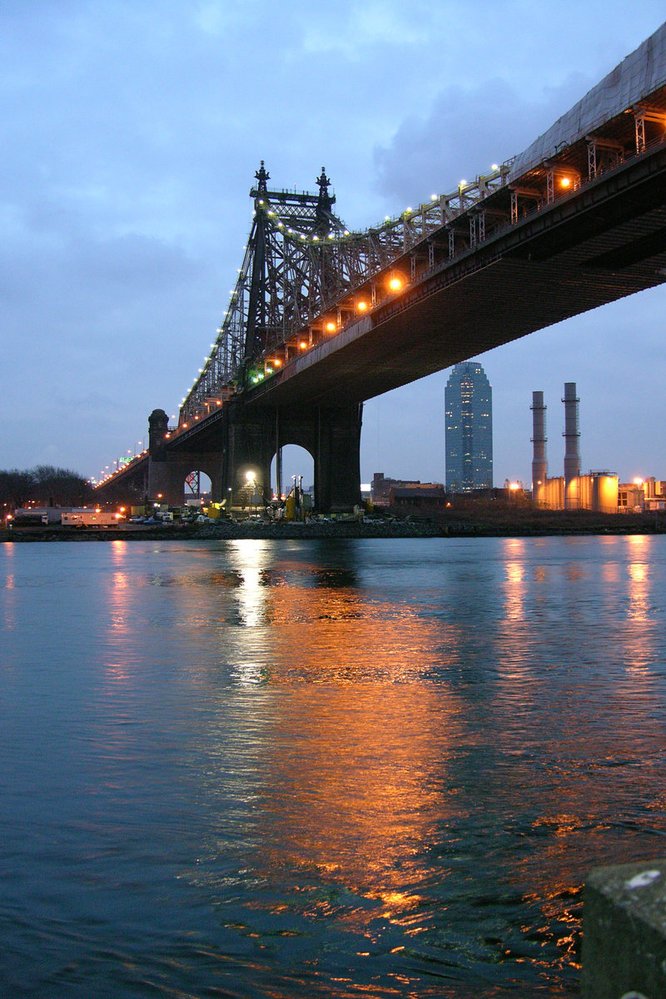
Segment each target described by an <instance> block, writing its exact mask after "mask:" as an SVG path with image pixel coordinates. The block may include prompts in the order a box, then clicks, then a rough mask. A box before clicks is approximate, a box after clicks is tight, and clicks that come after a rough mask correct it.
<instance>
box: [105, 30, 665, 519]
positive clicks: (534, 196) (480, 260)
mask: <svg viewBox="0 0 666 999" xmlns="http://www.w3.org/2000/svg"><path fill="white" fill-rule="evenodd" d="M255 180H256V183H255V185H254V186H253V187H252V189H251V191H250V196H251V198H252V199H253V205H254V214H253V222H252V229H251V233H250V237H249V240H248V244H247V247H246V251H245V255H244V258H243V261H242V264H241V267H240V269H239V274H238V280H237V283H236V286H235V289H234V290H233V292H232V294H231V300H230V303H229V307H228V309H227V311H226V313H225V315H224V318H223V321H222V323H221V325H220V327H219V329H218V334H217V339H216V341H215V343H214V344H212V346H211V349H210V353H209V355H208V356H207V358H206V359H205V361H204V362H203V366H202V367H201V368H200V369H199V371H198V373H197V375H196V377H195V379H194V382H193V384H192V387H191V389H190V391H189V392H188V394H187V395H186V396H185V398H184V399H183V400H182V401H181V405H180V412H179V417H178V424H177V426H175V427H169V426H168V417H167V415H166V413H165V412H164V411H163V410H154V411H153V413H152V414H151V416H150V419H149V447H148V449H147V452H146V453H145V454H144V455H142V456H140V457H137V458H136V459H134V461H132V462H130V463H129V465H127V466H125V467H124V468H121V469H119V470H118V471H117V472H116V473H114V474H113V475H111V476H109V477H108V478H107V479H105V480H104V481H103V482H102V483H100V484H99V486H98V492H99V494H100V498H102V499H103V498H112V497H113V496H114V495H118V496H122V497H123V498H127V496H128V495H131V494H132V493H133V494H134V495H136V496H139V495H144V496H149V497H151V498H154V497H157V496H162V497H164V499H165V500H166V501H168V502H170V503H172V504H174V505H176V504H180V503H182V501H183V483H184V480H185V476H186V475H187V474H188V473H189V472H191V471H192V470H193V469H195V468H196V469H198V470H200V471H202V472H205V473H206V474H208V475H209V476H210V479H211V483H212V493H213V498H214V499H217V500H219V501H223V500H224V501H225V502H227V503H230V502H231V501H233V500H234V499H235V498H236V497H237V496H238V495H239V494H240V491H241V490H242V489H243V487H244V485H245V477H246V474H247V473H248V471H251V472H252V473H253V474H254V476H255V477H256V481H257V482H259V483H261V484H262V485H263V487H264V489H265V490H266V491H268V488H269V483H270V469H271V464H272V461H273V458H274V457H277V462H276V464H277V482H276V483H275V486H276V487H277V488H278V489H279V487H280V485H281V470H280V464H281V449H282V447H284V446H285V445H287V444H297V445H300V446H302V447H304V448H305V449H306V450H307V451H309V452H310V454H311V455H312V456H313V458H314V467H315V506H316V508H317V509H318V510H320V511H331V510H345V509H350V508H351V507H352V506H353V505H354V504H355V503H357V502H358V501H359V499H360V463H359V447H360V436H361V420H362V406H363V402H364V401H365V400H367V399H370V398H373V397H374V396H376V395H379V394H381V393H383V392H386V391H388V390H390V389H394V388H397V387H399V386H401V385H405V384H407V383H408V382H411V381H413V380H415V379H417V378H421V377H423V376H424V375H427V374H430V373H432V372H435V371H439V370H442V369H443V368H446V367H449V366H450V365H452V364H455V363H457V362H458V361H462V360H465V359H468V358H470V357H472V356H473V355H475V354H478V353H481V352H483V351H486V350H489V349H491V348H493V347H497V346H499V345H501V344H504V343H507V342H509V341H511V340H514V339H517V338H518V337H521V336H524V335H526V334H528V333H532V332H534V331H536V330H539V329H542V328H544V327H546V326H549V325H551V324H552V323H556V322H559V321H560V320H563V319H566V318H569V317H571V316H575V315H578V314H580V313H582V312H585V311H587V310H589V309H594V308H597V307H598V306H600V305H604V304H606V303H609V302H612V301H614V300H616V299H619V298H622V297H624V296H627V295H631V294H634V293H636V292H639V291H642V290H643V289H645V288H650V287H653V286H655V285H658V284H662V283H664V281H666V24H664V25H662V27H661V28H660V29H659V30H658V31H657V32H655V33H654V34H653V35H652V36H651V37H650V38H648V39H647V40H646V41H645V42H643V43H642V45H641V46H639V48H638V49H636V50H635V51H634V52H633V53H631V55H629V56H627V58H626V59H624V60H623V62H622V63H620V65H619V66H617V67H616V68H615V69H614V70H613V71H612V72H611V73H610V74H609V75H608V76H606V77H605V78H604V79H603V80H601V81H600V82H599V83H598V84H597V85H596V86H595V87H594V88H593V89H592V90H591V91H589V93H588V94H587V95H586V96H585V97H584V98H583V99H582V100H581V101H579V102H578V103H577V104H576V105H575V106H574V107H573V108H572V109H571V110H570V111H569V112H568V113H567V114H565V115H563V116H562V117H561V118H560V119H558V121H557V122H555V124H554V125H553V126H552V127H551V128H550V129H548V130H547V131H546V132H545V133H544V134H543V135H541V136H540V137H539V138H538V139H537V140H536V141H535V142H533V143H532V144H531V145H530V146H529V147H528V148H527V149H526V150H525V151H524V152H523V153H522V154H520V155H519V156H516V157H514V158H513V159H512V160H509V161H508V162H506V163H502V164H497V165H494V166H493V168H492V170H491V171H490V172H489V173H488V174H486V175H483V176H479V177H477V178H476V179H475V180H474V181H471V182H469V183H468V182H466V181H461V182H460V184H459V185H458V187H457V188H456V189H455V190H454V191H452V192H450V193H449V194H444V195H443V194H437V195H432V197H431V198H430V200H429V201H428V202H426V203H424V204H421V205H418V206H417V207H415V208H413V209H412V208H408V209H407V210H406V211H404V212H403V213H402V214H401V215H400V216H398V217H396V218H387V219H386V220H385V222H384V223H383V224H381V225H378V226H376V227H373V228H370V229H368V230H366V231H362V232H355V231H352V230H349V229H348V228H346V227H345V225H344V223H343V222H342V221H341V220H340V218H339V217H338V216H337V214H335V212H334V205H335V197H334V196H333V195H332V194H331V193H330V181H329V178H328V177H327V176H326V172H325V170H324V169H323V168H322V171H321V174H320V176H319V177H318V178H317V187H318V190H317V192H316V193H308V192H296V191H287V190H274V189H272V187H271V186H270V183H269V182H270V174H269V173H268V171H267V170H266V167H265V164H264V163H263V162H262V163H261V166H260V168H259V170H258V171H257V172H256V175H255Z"/></svg>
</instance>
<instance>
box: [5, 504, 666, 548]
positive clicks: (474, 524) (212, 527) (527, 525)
mask: <svg viewBox="0 0 666 999" xmlns="http://www.w3.org/2000/svg"><path fill="white" fill-rule="evenodd" d="M663 533H666V517H665V516H664V514H658V515H655V514H653V513H652V514H628V515H619V514H616V515H603V514H593V513H589V512H588V511H576V512H573V513H570V512H564V511H557V512H548V511H541V510H519V511H516V512H515V513H513V512H510V511H509V512H507V511H505V510H504V511H490V512H489V511H487V510H486V511H483V512H467V511H465V512H463V513H460V512H458V511H456V513H455V514H454V513H453V512H452V513H448V512H447V513H442V514H440V515H439V516H438V517H437V519H433V520H424V519H416V518H414V519H410V518H406V519H401V520H393V519H379V518H378V519H365V520H362V521H359V520H337V521H317V520H312V521H309V522H308V523H296V522H291V523H286V522H284V521H282V522H277V523H275V522H269V521H266V522H262V521H247V520H246V521H222V522H220V523H216V524H165V525H164V526H157V525H142V524H138V525H135V524H121V525H120V526H119V527H112V528H108V529H104V528H99V527H95V528H90V529H86V528H71V527H61V526H59V525H58V526H51V527H22V528H16V527H15V528H13V529H12V530H4V531H0V541H3V542H11V543H14V542H19V543H20V542H31V541H33V542H34V541H118V540H122V541H147V540H159V541H182V540H194V541H198V540H200V541H209V540H214V539H219V540H241V539H247V538H265V539H270V540H279V539H281V538H284V539H295V538H310V539H312V538H436V537H449V538H459V537H540V536H544V537H547V536H558V535H594V534H615V535H623V534H663Z"/></svg>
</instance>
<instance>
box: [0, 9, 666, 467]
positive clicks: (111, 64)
mask: <svg viewBox="0 0 666 999" xmlns="http://www.w3.org/2000/svg"><path fill="white" fill-rule="evenodd" d="M663 16H664V7H663V0H637V2H636V3H633V4H627V3H626V2H618V0H603V2H601V0H587V2H586V3H585V4H580V3H579V0H575V2H572V0H558V3H557V4H552V3H535V2H534V0H529V2H527V0H502V2H501V3H497V2H496V0H493V2H490V0H476V3H474V4H472V5H470V4H469V3H468V2H459V0H439V2H438V0H411V2H409V3H406V2H404V0H356V2H353V0H328V2H326V3H324V2H316V0H315V2H312V0H309V2H304V0H281V2H279V3H277V2H275V0H272V2H271V0H4V2H3V3H2V4H1V5H0V78H1V80H2V86H1V88H0V101H1V114H0V130H1V133H2V150H3V152H2V156H1V157H0V175H1V182H0V211H1V213H2V242H1V243H0V260H1V262H0V304H1V313H0V341H1V346H2V361H1V362H0V389H1V391H0V417H1V419H2V431H3V432H2V437H1V438H0V468H5V469H7V468H32V467H34V466H35V465H38V464H51V465H58V466H61V467H65V468H71V469H74V470H76V471H78V472H80V473H81V474H84V475H85V476H99V473H100V470H102V469H103V468H104V467H105V466H106V465H113V463H114V461H115V460H116V459H117V458H119V457H122V456H124V455H126V454H128V453H134V451H136V450H139V449H140V447H142V446H143V442H144V441H145V440H146V438H147V418H148V414H149V413H150V412H151V410H153V409H155V408H162V409H165V410H166V411H167V412H168V413H169V414H170V415H171V414H176V413H177V407H178V404H179V402H180V400H181V398H182V397H183V396H184V395H185V394H186V392H187V390H188V389H189V387H190V385H191V384H192V381H193V378H194V376H195V375H196V373H197V371H198V369H199V367H200V366H201V362H202V360H203V358H204V357H206V356H207V354H208V351H209V348H210V345H211V343H212V342H213V341H214V339H215V336H216V330H217V327H218V325H219V323H220V320H221V318H222V315H223V313H224V312H225V310H226V308H227V305H228V300H229V293H230V290H231V288H232V287H233V286H234V284H235V280H236V275H237V268H238V267H239V266H240V264H241V260H242V255H243V249H244V246H245V242H246V239H247V235H248V233H249V229H250V224H251V211H252V202H251V200H250V198H249V197H248V192H249V189H250V187H251V185H252V184H253V182H254V172H255V170H256V169H257V168H258V166H259V162H260V160H262V159H263V160H265V162H266V166H267V168H268V170H269V171H270V174H271V185H272V186H274V187H276V188H283V187H284V188H297V189H299V190H303V189H309V190H316V184H315V179H316V177H317V176H318V174H319V172H320V170H321V167H322V165H323V166H325V168H326V172H327V173H328V175H329V177H330V178H331V180H332V183H333V190H334V192H335V194H336V197H337V203H336V206H335V210H336V213H337V214H338V215H339V216H340V217H341V218H342V219H343V220H344V221H345V223H346V224H347V226H349V227H350V228H353V229H355V230H358V229H362V228H366V227H368V226H369V225H372V224H375V223H377V222H378V221H379V220H381V219H383V218H384V216H385V215H396V214H398V213H399V212H401V211H402V210H403V209H404V208H405V207H406V206H407V205H411V204H414V203H418V202H422V201H428V200H429V198H430V194H431V192H432V191H438V192H446V191H451V190H453V189H454V188H455V187H456V185H457V183H458V181H459V180H460V178H462V177H465V178H467V179H469V178H471V177H474V176H476V175H478V174H482V173H484V172H487V171H488V168H489V166H490V164H491V163H498V162H502V161H503V160H506V159H508V158H509V157H511V156H513V155H515V154H517V153H519V152H521V151H522V150H523V149H524V148H525V147H526V146H528V145H529V144H530V143H531V142H532V141H533V140H534V139H535V138H536V137H537V136H538V135H539V134H540V133H542V132H543V131H545V130H546V129H547V128H548V127H549V126H550V125H551V124H552V123H553V122H554V121H555V119H556V118H558V117H559V116H560V115H561V114H563V113H565V112H566V111H567V110H568V109H569V108H570V107H571V106H572V105H573V104H574V103H575V102H576V101H577V100H579V99H580V98H581V97H582V96H583V95H584V94H585V93H586V92H587V91H588V90H589V89H590V88H591V87H592V86H593V85H594V84H595V83H597V82H598V81H599V80H600V79H601V78H602V77H603V76H604V75H605V74H606V73H608V72H609V71H610V70H611V69H612V68H613V67H614V66H615V65H616V64H617V63H619V62H620V61H621V60H622V59H623V58H624V56H625V55H628V54H629V53H630V52H631V51H633V50H634V49H635V48H636V47H637V46H638V45H639V44H640V43H641V42H642V41H643V40H644V39H645V38H646V37H647V36H648V35H650V34H652V32H653V31H655V30H656V29H657V28H658V27H659V26H660V24H661V23H662V20H663ZM665 312H666V287H663V286H662V287H660V288H657V289H653V290H652V291H648V292H643V293H642V294H640V295H634V296H632V297H630V298H628V299H624V300H623V301H620V302H617V303H615V304H612V305H609V306H605V307H603V308H601V309H597V310H595V311H593V312H589V313H586V314H585V315H582V316H579V317H577V318H574V319H571V320H568V321H566V322H563V323H559V324H557V325H556V326H552V327H549V328H548V329H546V330H542V331H539V332H537V333H533V334H531V335H530V336H528V337H524V338H523V339H521V340H519V341H515V342H513V343H512V344H509V345H506V346H503V347H500V348H497V349H496V350H493V351H489V352H487V353H485V354H480V355H476V358H475V359H478V360H480V361H481V363H482V364H483V366H484V369H485V371H486V373H487V375H488V377H489V379H490V382H491V384H492V387H493V416H494V419H493V424H494V427H493V429H494V479H495V484H496V485H502V484H503V482H504V480H505V479H506V478H509V479H521V480H522V481H524V482H525V483H526V484H529V482H530V478H531V473H530V467H531V444H530V437H531V433H532V423H531V413H530V403H531V398H532V391H533V390H534V389H540V390H543V391H544V393H545V402H546V404H547V406H548V413H547V432H548V437H549V462H550V468H549V471H550V474H551V475H556V474H562V459H563V453H564V445H563V441H562V437H561V434H562V431H563V429H564V426H563V424H564V414H563V407H562V404H561V402H560V399H561V396H562V394H563V384H564V382H566V381H573V382H576V384H577V388H578V395H579V396H580V400H581V402H580V424H581V455H582V467H583V470H587V469H589V468H594V469H602V468H603V469H610V470H611V471H615V472H617V473H618V474H619V475H620V478H621V480H623V481H624V480H626V479H630V478H633V477H634V476H636V475H642V476H646V475H655V476H656V477H657V478H666V453H665V446H664V430H663V428H664V426H666V393H665V392H664V390H663V384H664V373H665V368H666V365H665V359H666V358H665V353H664V325H665V323H664V316H665ZM446 379H447V372H446V371H444V372H440V373H437V374H435V375H431V376H429V377H428V378H426V379H422V380H421V381H419V382H415V383H413V384H412V385H410V386H406V387H404V388H402V389H399V390H396V391H395V392H391V393H388V394H387V395H384V396H381V397H379V398H378V399H375V400H370V401H369V402H367V403H366V404H365V407H364V417H363V434H362V444H361V476H362V479H363V480H364V481H368V480H369V479H370V478H371V477H372V474H373V473H374V472H376V471H382V472H384V474H385V475H387V476H391V477H393V478H401V479H420V480H421V481H437V482H443V481H444V477H445V468H444V447H445V443H444V386H445V383H446ZM288 459H289V461H291V462H292V463H293V462H296V464H294V465H293V467H290V466H289V465H288V464H287V468H286V474H293V473H295V472H302V473H303V474H304V475H305V481H306V482H307V479H308V475H309V474H310V469H309V467H308V462H307V461H306V462H303V459H302V456H301V457H297V456H296V455H295V454H294V453H290V454H289V455H288ZM301 465H302V466H303V467H301Z"/></svg>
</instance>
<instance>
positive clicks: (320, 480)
mask: <svg viewBox="0 0 666 999" xmlns="http://www.w3.org/2000/svg"><path fill="white" fill-rule="evenodd" d="M225 409H226V413H225V428H224V430H223V434H222V436H223V438H224V439H225V440H226V446H225V448H224V454H223V459H222V466H223V472H222V492H223V494H224V495H226V496H231V497H232V502H233V504H234V505H237V504H238V503H239V502H242V500H243V498H244V495H245V496H247V495H248V493H249V487H248V476H254V480H255V481H256V483H257V492H259V493H261V494H262V495H263V498H264V499H265V501H266V502H268V500H269V499H270V495H271V463H272V460H273V458H274V456H275V455H276V454H277V452H278V450H279V449H280V448H281V447H284V446H285V445H287V444H296V445H298V446H300V447H302V448H305V450H306V451H308V452H309V453H310V454H311V455H312V457H313V459H314V470H315V474H314V487H315V508H316V509H317V510H318V511H320V512H326V513H329V512H340V511H344V510H351V509H352V508H353V506H354V505H355V504H357V503H359V502H360V498H361V475H360V455H359V449H360V442H361V413H362V406H360V405H357V404H354V405H352V406H343V407H320V406H299V407H279V408H276V407H270V406H265V407H264V406H261V407H260V406H249V405H247V404H246V403H243V402H241V401H240V400H237V401H235V402H232V403H230V404H229V405H228V406H227V407H225ZM273 485H275V483H273Z"/></svg>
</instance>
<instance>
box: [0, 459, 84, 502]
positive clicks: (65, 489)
mask: <svg viewBox="0 0 666 999" xmlns="http://www.w3.org/2000/svg"><path fill="white" fill-rule="evenodd" d="M92 497H93V490H92V486H91V485H90V483H89V482H87V481H86V479H84V478H83V476H82V475H79V474H78V473H77V472H72V471H71V470H70V469H68V468H54V467H53V466H51V465H37V467H36V468H29V469H26V470H25V471H22V470H20V469H18V468H12V469H9V470H8V471H4V470H1V469H0V503H6V504H8V505H10V506H12V507H17V506H25V505H26V504H27V503H30V502H33V503H38V504H39V505H40V506H82V505H83V504H84V503H87V502H90V500H91V499H92Z"/></svg>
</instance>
